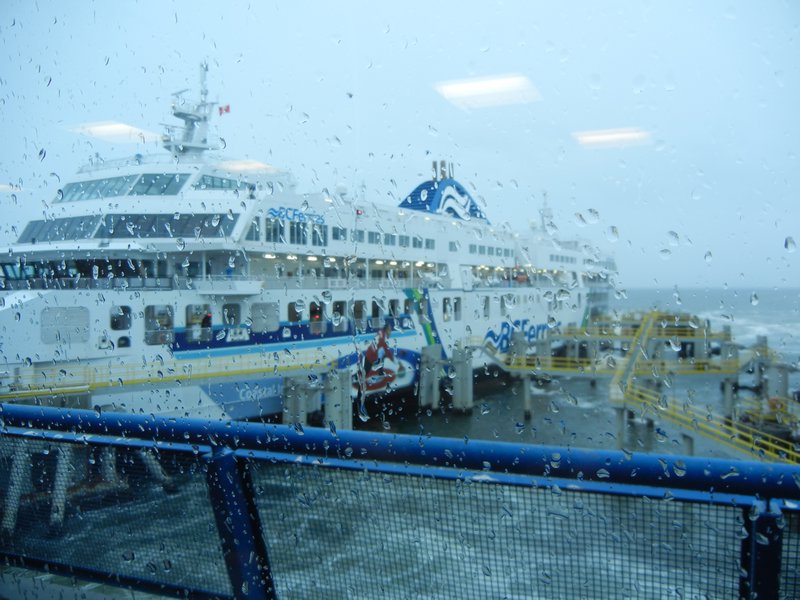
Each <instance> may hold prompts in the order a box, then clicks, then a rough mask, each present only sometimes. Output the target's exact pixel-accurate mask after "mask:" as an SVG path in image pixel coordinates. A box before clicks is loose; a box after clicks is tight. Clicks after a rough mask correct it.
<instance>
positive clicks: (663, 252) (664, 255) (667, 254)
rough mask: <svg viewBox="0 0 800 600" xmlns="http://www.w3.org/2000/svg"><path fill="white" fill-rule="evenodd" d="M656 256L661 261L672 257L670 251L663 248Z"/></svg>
mask: <svg viewBox="0 0 800 600" xmlns="http://www.w3.org/2000/svg"><path fill="white" fill-rule="evenodd" d="M658 255H659V256H660V257H661V259H662V260H669V257H670V256H672V250H670V249H668V248H663V249H662V250H661V251H660V252H659V253H658Z"/></svg>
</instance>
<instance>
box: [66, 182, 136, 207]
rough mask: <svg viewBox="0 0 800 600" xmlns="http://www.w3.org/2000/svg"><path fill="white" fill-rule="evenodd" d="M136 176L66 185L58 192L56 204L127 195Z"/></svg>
mask: <svg viewBox="0 0 800 600" xmlns="http://www.w3.org/2000/svg"><path fill="white" fill-rule="evenodd" d="M138 177H139V176H138V175H122V176H120V177H109V178H106V179H94V180H91V181H81V182H76V183H68V184H66V185H65V186H64V188H63V189H62V190H60V193H59V195H58V196H57V198H56V201H57V202H77V201H80V200H97V199H99V198H114V197H116V196H124V195H125V194H127V193H128V192H129V191H130V189H131V186H132V185H133V182H134V181H136V179H137V178H138Z"/></svg>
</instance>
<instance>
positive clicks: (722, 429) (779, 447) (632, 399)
mask: <svg viewBox="0 0 800 600" xmlns="http://www.w3.org/2000/svg"><path fill="white" fill-rule="evenodd" d="M659 317H660V315H659V314H658V313H650V314H648V315H646V316H645V318H644V320H643V321H642V326H641V327H640V328H639V330H638V332H637V334H636V336H635V337H634V339H633V343H632V345H631V349H632V351H631V353H629V355H628V356H627V357H626V358H625V359H624V360H623V361H622V362H621V364H620V365H619V366H618V369H617V371H616V373H615V374H614V378H613V379H612V381H611V391H610V394H609V395H610V399H611V401H612V402H615V403H616V404H619V405H622V407H623V409H624V410H628V409H630V410H634V411H636V412H638V413H639V415H640V416H641V417H643V418H647V419H653V420H654V421H655V420H663V421H668V422H670V423H673V424H675V425H678V426H680V427H682V428H683V429H685V430H686V431H689V432H692V433H696V434H699V435H701V436H703V437H705V438H707V439H710V440H713V441H714V442H715V443H717V444H720V445H722V446H726V447H728V448H730V449H733V450H735V451H738V452H743V453H746V454H749V455H752V456H753V457H755V458H758V459H761V460H767V461H777V462H787V463H792V464H800V451H799V450H798V447H797V446H796V445H795V444H793V443H792V442H789V441H787V440H785V439H783V438H780V437H776V436H773V435H769V434H768V433H765V432H764V431H761V430H759V429H756V428H755V427H751V426H749V425H746V424H744V423H741V422H736V421H733V420H732V419H731V418H730V417H726V416H724V415H719V414H717V413H715V412H713V411H711V410H710V409H708V408H705V409H702V408H700V407H697V406H695V405H693V404H692V403H690V402H689V401H685V402H683V403H680V402H679V401H678V400H677V399H675V398H668V397H667V396H666V395H664V394H661V393H659V392H658V391H656V390H652V389H649V388H648V387H646V386H644V385H642V384H641V383H639V381H638V379H639V378H638V377H637V376H639V375H641V374H647V372H648V370H649V369H651V368H653V364H652V363H653V361H650V360H648V357H647V355H646V352H645V351H644V349H645V348H647V347H648V345H649V344H648V340H649V338H650V337H651V336H652V335H653V332H654V328H655V327H657V325H658V319H659ZM731 362H733V361H731V360H729V359H728V360H724V361H723V363H722V368H721V370H719V371H716V372H718V373H736V372H737V371H738V367H739V365H738V361H736V362H737V364H736V365H735V368H734V365H733V364H729V363H731ZM699 372H701V371H692V370H688V371H685V372H682V373H681V374H684V375H686V374H692V373H699ZM703 372H707V371H703ZM651 375H652V373H651ZM788 406H789V405H788V404H787V405H784V407H783V408H784V409H783V410H780V409H776V410H774V411H772V412H771V414H770V415H769V417H770V418H773V419H775V421H776V422H781V423H784V424H786V425H789V426H792V425H796V424H797V423H798V415H797V414H792V413H790V412H788V411H787V410H785V408H786V407H788Z"/></svg>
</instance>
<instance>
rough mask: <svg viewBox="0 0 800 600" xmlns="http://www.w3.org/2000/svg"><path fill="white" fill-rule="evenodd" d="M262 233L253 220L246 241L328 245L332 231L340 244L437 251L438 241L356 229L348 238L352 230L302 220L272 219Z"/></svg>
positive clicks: (333, 237) (259, 225) (259, 220)
mask: <svg viewBox="0 0 800 600" xmlns="http://www.w3.org/2000/svg"><path fill="white" fill-rule="evenodd" d="M261 231H262V224H261V218H256V219H253V222H252V224H251V225H250V229H249V230H248V232H247V235H246V236H245V239H247V240H248V241H251V242H260V241H265V242H274V243H279V244H285V243H286V242H287V240H288V242H289V243H290V244H300V245H307V244H308V243H309V240H310V242H311V245H312V246H327V245H328V233H329V232H330V238H331V239H332V240H334V241H337V242H353V243H359V242H361V243H363V242H365V241H366V243H368V244H376V245H379V244H382V245H384V246H400V247H401V248H425V249H426V250H434V249H435V248H436V240H434V239H432V238H423V237H421V236H418V235H414V236H409V235H398V234H394V233H380V232H378V231H366V230H364V229H352V230H350V235H349V236H348V231H347V228H345V227H339V226H336V225H333V226H331V227H330V228H329V227H328V226H327V225H324V224H319V223H307V222H300V221H289V222H288V223H287V222H286V221H284V220H283V219H273V218H270V217H267V218H266V219H264V224H263V232H264V235H263V236H262V235H261Z"/></svg>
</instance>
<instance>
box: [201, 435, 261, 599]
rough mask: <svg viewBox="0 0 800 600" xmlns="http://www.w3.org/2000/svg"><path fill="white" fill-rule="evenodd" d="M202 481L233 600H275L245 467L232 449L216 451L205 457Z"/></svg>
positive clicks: (248, 475)
mask: <svg viewBox="0 0 800 600" xmlns="http://www.w3.org/2000/svg"><path fill="white" fill-rule="evenodd" d="M206 482H207V483H208V492H209V496H210V497H211V506H212V508H213V510H214V517H215V519H216V522H217V531H218V533H219V538H220V542H221V544H222V554H223V556H224V557H225V565H226V566H227V568H228V576H229V577H230V580H231V585H232V586H233V596H234V598H236V599H237V600H250V599H253V600H255V599H256V598H258V599H262V598H275V597H276V596H275V587H274V585H273V581H272V573H271V571H270V568H269V560H268V557H267V546H266V543H265V542H264V534H263V531H262V529H261V521H260V519H259V517H258V509H257V507H256V503H255V501H254V499H253V485H252V482H251V480H250V473H249V471H248V470H247V466H246V465H245V464H244V463H243V462H241V461H240V460H238V459H237V458H236V455H235V454H234V452H233V451H232V450H230V449H229V448H220V449H218V450H215V451H214V453H213V455H211V457H210V458H209V461H208V471H207V473H206Z"/></svg>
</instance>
